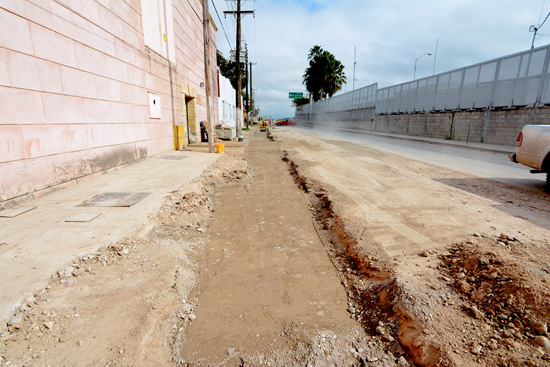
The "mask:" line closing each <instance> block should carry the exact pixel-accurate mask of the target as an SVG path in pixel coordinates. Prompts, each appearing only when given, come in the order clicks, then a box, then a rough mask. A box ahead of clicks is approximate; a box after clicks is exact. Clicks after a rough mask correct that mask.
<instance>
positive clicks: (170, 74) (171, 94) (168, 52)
mask: <svg viewBox="0 0 550 367" xmlns="http://www.w3.org/2000/svg"><path fill="white" fill-rule="evenodd" d="M162 7H163V10H164V31H165V33H164V34H165V36H166V37H165V38H164V40H165V42H166V60H167V61H168V77H169V78H170V106H171V108H170V110H172V126H174V125H176V115H175V113H174V86H173V83H172V64H171V63H170V44H169V43H168V21H167V17H166V0H162ZM184 142H185V146H184V149H185V148H187V139H184ZM178 145H179V144H178Z"/></svg>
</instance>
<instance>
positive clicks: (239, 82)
mask: <svg viewBox="0 0 550 367" xmlns="http://www.w3.org/2000/svg"><path fill="white" fill-rule="evenodd" d="M223 13H224V14H232V15H235V16H236V17H237V46H236V50H235V61H236V62H237V90H236V93H235V94H236V104H235V105H236V106H237V107H236V112H237V113H236V114H235V116H236V118H237V121H236V122H237V136H238V138H239V141H243V132H242V126H243V109H242V105H241V91H242V89H243V87H242V80H241V14H250V13H254V12H253V11H252V10H242V11H241V0H237V11H224V12H223Z"/></svg>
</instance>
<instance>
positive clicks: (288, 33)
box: [211, 0, 550, 117]
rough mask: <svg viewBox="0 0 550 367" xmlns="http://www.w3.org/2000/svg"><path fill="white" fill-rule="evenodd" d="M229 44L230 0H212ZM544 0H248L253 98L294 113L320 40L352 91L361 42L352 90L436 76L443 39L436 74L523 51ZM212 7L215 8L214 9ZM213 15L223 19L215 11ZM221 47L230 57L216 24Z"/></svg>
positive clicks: (269, 110) (277, 113)
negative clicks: (293, 105) (342, 69)
mask: <svg viewBox="0 0 550 367" xmlns="http://www.w3.org/2000/svg"><path fill="white" fill-rule="evenodd" d="M214 2H215V4H216V6H217V8H218V11H219V12H220V16H221V17H222V21H223V23H224V26H225V30H226V31H227V34H228V37H229V39H230V41H231V44H232V45H233V46H234V45H235V31H234V30H235V28H234V25H232V23H233V24H234V22H235V20H234V17H231V16H229V15H228V16H227V18H225V19H224V16H223V14H222V13H221V12H223V11H224V10H228V9H229V8H230V6H229V4H230V2H228V1H225V0H214ZM542 5H543V0H524V1H517V0H485V1H483V2H480V1H477V0H448V1H441V0H417V1H403V0H341V1H329V0H317V1H316V0H300V1H296V0H294V1H291V0H257V1H255V2H254V1H251V0H248V1H246V2H243V6H242V8H243V10H245V9H246V10H249V9H253V8H254V7H255V8H256V15H255V18H252V15H246V16H244V18H243V21H242V25H243V28H242V29H243V39H246V41H247V43H248V45H249V51H250V58H251V61H252V62H257V65H255V66H254V75H253V81H254V84H255V85H254V88H256V103H257V105H259V107H260V109H261V113H262V114H265V115H267V116H273V117H285V116H292V115H293V114H294V110H293V109H292V108H291V107H290V104H291V101H290V99H289V98H288V92H300V91H305V88H304V86H303V85H302V75H303V73H304V70H305V69H306V67H307V66H308V64H307V60H306V57H307V54H308V52H309V49H310V48H311V47H312V46H314V45H316V44H318V45H320V46H322V47H323V48H324V49H326V50H328V51H330V52H332V53H333V54H334V55H335V56H336V58H337V59H339V60H340V61H341V62H342V63H343V64H344V65H345V67H346V69H345V72H346V75H347V78H348V86H347V87H346V89H347V90H351V86H352V78H353V51H354V46H357V66H356V79H358V80H357V81H356V83H355V87H356V88H359V87H363V86H366V85H368V84H372V83H375V82H378V84H379V86H380V87H384V86H388V85H392V84H396V83H400V82H405V81H407V80H412V78H413V72H414V61H415V59H416V58H418V57H419V56H421V55H423V54H424V53H427V52H428V53H432V56H424V57H422V59H420V60H418V63H417V76H418V77H423V76H427V75H431V74H432V72H433V62H434V57H435V46H436V40H437V39H438V38H439V47H438V52H437V60H436V61H437V62H436V73H437V72H443V71H447V70H452V69H455V68H459V67H463V66H466V65H470V64H473V63H477V62H481V61H485V60H489V59H492V58H496V57H500V56H504V55H507V54H511V53H515V52H519V51H522V50H526V49H528V48H529V47H530V45H531V40H532V37H533V34H532V33H530V32H529V31H528V30H529V26H530V25H531V24H537V23H538V22H539V18H540V16H541V14H542V19H541V21H542V20H543V19H544V17H546V15H547V14H548V12H549V11H550V3H549V4H548V5H547V6H545V9H543V10H542V12H541V7H542ZM211 8H212V7H211ZM211 13H212V15H213V17H214V19H215V21H216V23H219V20H218V19H217V16H216V15H215V12H214V10H213V9H211ZM218 28H219V32H218V37H217V40H218V41H217V42H218V49H220V50H221V51H222V52H223V53H224V55H229V46H228V45H227V40H226V39H225V35H224V34H223V31H222V29H221V26H220V25H219V24H218ZM546 28H548V31H547V34H550V21H549V22H548V24H545V25H544V27H543V28H542V29H541V30H540V31H539V33H540V34H542V35H541V36H540V37H539V38H538V39H537V40H536V41H535V46H541V45H544V44H546V43H548V41H549V40H550V37H548V36H544V34H545V30H546Z"/></svg>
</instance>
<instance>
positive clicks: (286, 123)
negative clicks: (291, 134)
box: [275, 119, 296, 126]
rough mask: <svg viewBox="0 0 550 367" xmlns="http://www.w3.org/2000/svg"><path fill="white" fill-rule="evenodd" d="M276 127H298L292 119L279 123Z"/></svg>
mask: <svg viewBox="0 0 550 367" xmlns="http://www.w3.org/2000/svg"><path fill="white" fill-rule="evenodd" d="M275 125H277V126H281V125H290V126H295V125H296V121H294V120H291V119H283V120H281V121H277V122H276V123H275Z"/></svg>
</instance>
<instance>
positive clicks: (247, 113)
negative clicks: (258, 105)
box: [245, 43, 250, 127]
mask: <svg viewBox="0 0 550 367" xmlns="http://www.w3.org/2000/svg"><path fill="white" fill-rule="evenodd" d="M245 65H246V127H248V125H249V123H250V94H248V45H247V44H246V43H245Z"/></svg>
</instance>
